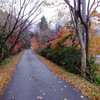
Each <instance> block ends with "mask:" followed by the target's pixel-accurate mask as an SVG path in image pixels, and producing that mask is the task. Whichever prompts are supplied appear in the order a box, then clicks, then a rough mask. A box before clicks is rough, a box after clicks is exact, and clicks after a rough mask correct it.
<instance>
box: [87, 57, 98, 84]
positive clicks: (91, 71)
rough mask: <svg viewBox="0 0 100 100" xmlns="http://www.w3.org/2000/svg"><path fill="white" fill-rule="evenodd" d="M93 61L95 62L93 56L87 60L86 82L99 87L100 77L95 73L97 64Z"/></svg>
mask: <svg viewBox="0 0 100 100" xmlns="http://www.w3.org/2000/svg"><path fill="white" fill-rule="evenodd" d="M95 61H96V58H95V57H94V56H90V57H89V58H88V59H87V68H86V72H87V78H88V80H90V81H91V82H94V83H96V84H97V85H99V84H100V75H99V74H98V73H97V72H98V66H99V64H98V63H96V62H95Z"/></svg>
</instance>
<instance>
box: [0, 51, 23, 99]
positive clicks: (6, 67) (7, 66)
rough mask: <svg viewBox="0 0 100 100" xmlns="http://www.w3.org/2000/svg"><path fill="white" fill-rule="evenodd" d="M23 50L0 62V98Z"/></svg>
mask: <svg viewBox="0 0 100 100" xmlns="http://www.w3.org/2000/svg"><path fill="white" fill-rule="evenodd" d="M23 53H24V51H22V52H21V53H19V54H18V55H15V56H11V57H9V58H7V59H5V60H4V61H3V62H2V63H0V100H1V99H2V96H3V95H4V92H5V89H6V87H7V84H8V83H9V81H10V80H11V78H12V76H13V74H14V72H15V70H16V65H17V64H18V62H19V60H20V58H21V56H22V54H23Z"/></svg>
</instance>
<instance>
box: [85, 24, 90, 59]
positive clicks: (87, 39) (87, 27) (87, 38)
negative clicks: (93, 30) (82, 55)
mask: <svg viewBox="0 0 100 100" xmlns="http://www.w3.org/2000/svg"><path fill="white" fill-rule="evenodd" d="M85 30H86V59H88V58H89V32H90V28H89V24H88V25H87V26H86V28H85Z"/></svg>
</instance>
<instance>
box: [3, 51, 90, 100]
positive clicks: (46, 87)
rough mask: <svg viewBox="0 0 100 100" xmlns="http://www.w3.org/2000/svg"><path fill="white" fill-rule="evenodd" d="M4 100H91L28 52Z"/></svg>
mask: <svg viewBox="0 0 100 100" xmlns="http://www.w3.org/2000/svg"><path fill="white" fill-rule="evenodd" d="M3 100H89V99H88V98H86V97H84V96H83V95H82V94H81V93H80V92H77V90H76V89H75V88H74V87H73V86H72V85H70V84H69V83H66V82H65V81H64V80H63V79H61V78H59V77H57V76H56V75H55V74H54V73H53V72H52V71H50V70H49V69H48V68H47V67H46V65H45V64H43V63H42V62H41V61H40V60H39V59H38V58H37V57H36V56H35V55H33V54H32V52H31V51H30V50H26V51H25V52H24V54H23V56H22V58H21V60H20V62H19V64H18V66H17V69H16V72H15V75H14V76H13V78H12V81H11V82H10V84H9V85H8V88H7V89H6V92H5V95H4V96H3Z"/></svg>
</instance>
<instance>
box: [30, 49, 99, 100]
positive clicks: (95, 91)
mask: <svg viewBox="0 0 100 100" xmlns="http://www.w3.org/2000/svg"><path fill="white" fill-rule="evenodd" d="M32 52H33V54H35V55H36V56H37V57H38V58H39V60H41V61H42V62H43V63H44V64H46V66H47V67H48V68H49V69H50V70H51V71H53V72H54V73H55V74H56V75H57V76H59V77H60V78H62V79H64V80H65V81H66V82H68V83H70V84H71V85H73V86H74V87H75V88H77V89H78V90H79V91H80V92H82V94H84V95H85V96H87V97H88V98H90V99H92V100H100V87H98V86H96V85H94V84H92V83H90V82H89V81H87V80H85V79H84V78H82V77H80V76H79V75H75V74H73V73H69V72H66V71H65V70H64V69H63V68H62V67H59V66H57V65H56V64H54V63H53V62H51V61H49V60H47V59H45V58H44V57H41V56H39V55H38V54H36V53H35V52H34V51H32Z"/></svg>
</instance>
